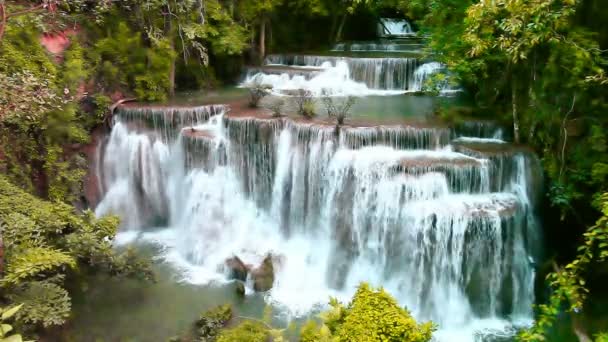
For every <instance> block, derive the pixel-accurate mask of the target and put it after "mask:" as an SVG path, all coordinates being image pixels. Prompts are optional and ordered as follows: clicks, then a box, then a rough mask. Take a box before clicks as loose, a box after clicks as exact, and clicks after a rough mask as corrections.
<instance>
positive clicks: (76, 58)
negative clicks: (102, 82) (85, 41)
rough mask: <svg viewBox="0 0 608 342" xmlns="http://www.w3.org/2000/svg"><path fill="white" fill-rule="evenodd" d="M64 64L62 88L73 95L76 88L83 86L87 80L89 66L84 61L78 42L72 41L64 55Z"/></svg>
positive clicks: (83, 54) (82, 50)
mask: <svg viewBox="0 0 608 342" xmlns="http://www.w3.org/2000/svg"><path fill="white" fill-rule="evenodd" d="M63 58H64V62H63V65H62V71H61V74H62V78H63V80H62V81H63V86H65V87H66V88H67V89H68V90H69V91H70V92H72V93H75V92H76V91H77V90H78V87H79V86H81V85H83V84H84V82H85V81H86V80H88V79H89V77H90V73H91V66H90V65H88V61H87V60H86V59H85V53H84V49H83V48H82V46H81V45H80V43H79V42H78V40H73V41H72V42H71V44H70V46H69V48H68V49H67V50H66V51H65V53H64V56H63Z"/></svg>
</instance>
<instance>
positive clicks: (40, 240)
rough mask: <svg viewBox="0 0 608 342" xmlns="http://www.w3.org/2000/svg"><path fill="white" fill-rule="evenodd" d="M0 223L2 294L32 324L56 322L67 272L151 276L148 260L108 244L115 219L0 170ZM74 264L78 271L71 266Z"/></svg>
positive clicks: (66, 304)
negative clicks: (45, 196) (30, 187)
mask: <svg viewBox="0 0 608 342" xmlns="http://www.w3.org/2000/svg"><path fill="white" fill-rule="evenodd" d="M0 225H1V229H2V238H3V242H4V253H5V255H4V256H5V261H6V270H5V271H6V272H5V274H4V278H3V279H2V281H1V282H0V285H1V286H2V297H3V298H2V299H3V300H7V299H8V300H9V301H10V302H14V303H23V304H24V305H23V308H22V309H21V310H20V311H19V312H18V313H17V318H18V319H19V320H20V321H21V322H23V323H25V324H30V325H31V326H39V325H41V326H45V327H47V326H51V325H60V324H63V323H64V322H65V320H66V319H67V318H68V317H69V315H70V311H71V300H70V297H69V294H68V292H67V291H66V290H65V288H64V282H65V279H66V277H67V276H68V275H70V276H78V274H87V272H88V271H97V272H98V271H103V272H106V273H108V274H111V275H117V276H133V277H140V278H145V279H152V273H151V271H150V268H149V265H148V264H147V263H146V262H143V261H142V260H140V259H139V258H137V257H136V256H135V255H134V254H133V253H131V252H130V251H127V252H125V253H121V254H117V253H116V252H115V251H114V249H113V248H112V239H113V238H114V235H115V234H116V229H117V226H118V220H117V219H116V218H113V217H106V218H102V219H96V218H95V216H94V214H93V213H92V212H91V211H86V212H84V213H83V214H81V215H78V214H76V213H75V209H74V208H73V207H72V206H69V205H67V204H64V203H59V202H48V201H43V200H40V199H38V198H36V197H34V196H32V195H30V194H28V193H26V192H24V191H23V190H21V189H20V188H18V187H16V186H14V185H13V184H11V183H10V182H9V181H7V180H6V179H5V177H4V176H0ZM76 270H78V273H76V272H75V271H76Z"/></svg>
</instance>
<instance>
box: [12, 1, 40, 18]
mask: <svg viewBox="0 0 608 342" xmlns="http://www.w3.org/2000/svg"><path fill="white" fill-rule="evenodd" d="M44 6H45V4H44V3H42V4H39V5H36V6H32V7H30V8H28V9H24V10H21V11H16V12H13V13H9V14H7V15H6V19H8V18H11V17H16V16H19V15H22V14H27V13H31V12H34V11H37V10H39V9H43V8H44Z"/></svg>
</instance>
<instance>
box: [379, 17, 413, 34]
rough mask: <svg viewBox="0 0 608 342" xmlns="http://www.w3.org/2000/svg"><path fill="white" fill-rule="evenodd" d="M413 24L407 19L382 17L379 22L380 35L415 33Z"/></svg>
mask: <svg viewBox="0 0 608 342" xmlns="http://www.w3.org/2000/svg"><path fill="white" fill-rule="evenodd" d="M415 34H416V32H414V30H412V26H411V25H410V23H409V22H408V21H407V20H399V19H389V18H382V19H380V22H379V23H378V36H380V37H387V36H408V35H415Z"/></svg>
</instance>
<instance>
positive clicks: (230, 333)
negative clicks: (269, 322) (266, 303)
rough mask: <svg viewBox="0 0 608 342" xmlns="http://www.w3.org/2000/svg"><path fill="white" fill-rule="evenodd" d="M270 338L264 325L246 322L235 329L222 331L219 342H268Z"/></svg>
mask: <svg viewBox="0 0 608 342" xmlns="http://www.w3.org/2000/svg"><path fill="white" fill-rule="evenodd" d="M269 336H270V334H269V332H268V329H267V327H266V325H264V323H261V322H256V321H244V322H242V323H240V324H239V325H237V326H235V327H233V328H230V329H225V330H222V332H221V333H220V334H219V336H218V337H217V342H266V341H268V338H269Z"/></svg>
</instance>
